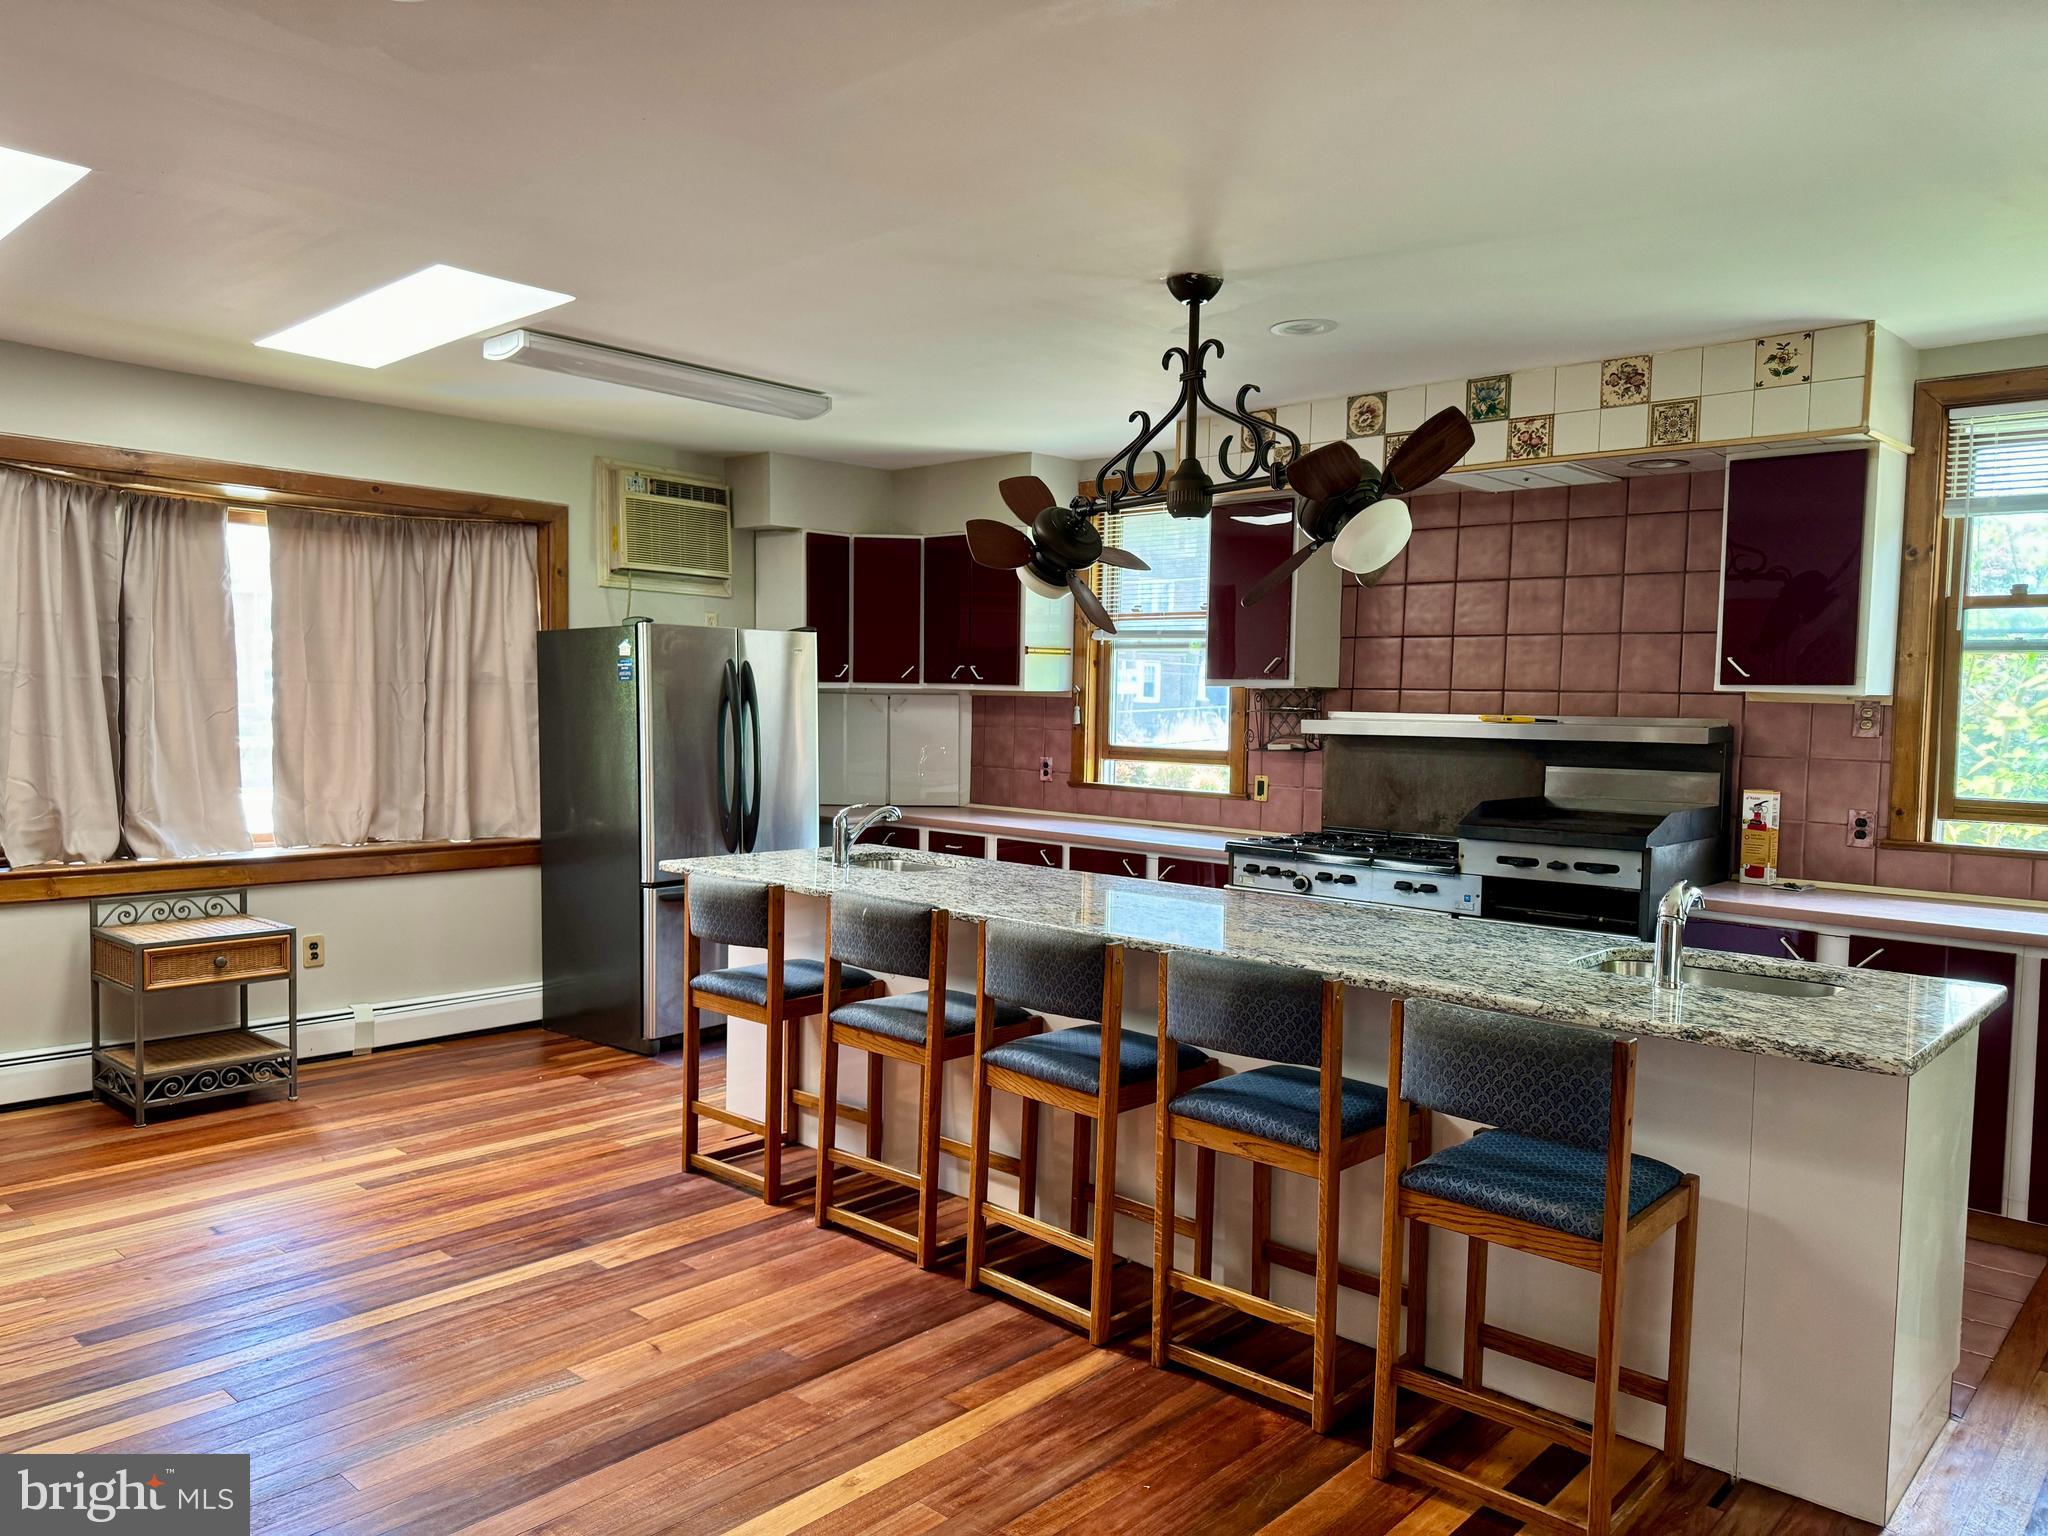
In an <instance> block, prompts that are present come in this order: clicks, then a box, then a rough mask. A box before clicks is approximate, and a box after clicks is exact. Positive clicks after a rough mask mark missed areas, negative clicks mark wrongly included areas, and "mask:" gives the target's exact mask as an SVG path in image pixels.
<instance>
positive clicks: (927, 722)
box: [888, 693, 967, 805]
mask: <svg viewBox="0 0 2048 1536" xmlns="http://www.w3.org/2000/svg"><path fill="white" fill-rule="evenodd" d="M961 721H962V714H961V710H960V696H959V695H958V694H953V693H897V694H891V695H890V696H889V753H888V762H889V800H890V803H891V804H894V805H958V804H959V803H960V801H961V799H962V793H961V791H962V789H963V788H964V785H963V782H962V781H963V778H964V776H965V775H964V773H963V769H962V764H963V762H964V761H965V759H966V755H967V754H966V753H965V751H963V750H962V745H961V741H960V732H961Z"/></svg>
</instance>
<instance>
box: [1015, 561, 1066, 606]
mask: <svg viewBox="0 0 2048 1536" xmlns="http://www.w3.org/2000/svg"><path fill="white" fill-rule="evenodd" d="M1017 579H1018V580H1019V581H1021V582H1023V583H1024V590H1025V591H1027V592H1035V593H1037V594H1038V595H1039V596H1040V597H1053V598H1059V597H1065V596H1066V595H1067V589H1066V586H1065V585H1064V584H1063V583H1060V582H1054V581H1047V580H1046V579H1045V578H1044V577H1043V576H1041V575H1039V574H1038V572H1036V571H1034V570H1032V569H1031V567H1030V566H1028V565H1020V566H1018V567H1017Z"/></svg>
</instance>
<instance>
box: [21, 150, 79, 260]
mask: <svg viewBox="0 0 2048 1536" xmlns="http://www.w3.org/2000/svg"><path fill="white" fill-rule="evenodd" d="M85 174H86V167H84V166H82V165H72V164H69V163H68V162H66V161H63V160H49V159H45V158H44V157H43V156H41V155H31V154H29V153H28V152H27V151H26V150H20V149H8V148H6V147H5V146H0V240H4V239H6V238H7V237H8V236H9V235H10V234H12V233H14V231H15V230H16V229H18V228H19V227H20V226H21V225H23V224H25V223H27V222H28V220H29V219H31V218H33V217H34V216H35V214H36V213H37V211H38V210H40V209H41V208H43V207H44V206H45V205H46V204H48V203H50V202H51V201H53V200H54V199H55V198H56V197H57V195H58V194H59V193H61V192H63V191H64V190H65V189H66V188H67V187H69V186H70V185H71V184H72V183H73V182H75V181H77V180H78V179H79V178H80V177H81V176H83V175H85Z"/></svg>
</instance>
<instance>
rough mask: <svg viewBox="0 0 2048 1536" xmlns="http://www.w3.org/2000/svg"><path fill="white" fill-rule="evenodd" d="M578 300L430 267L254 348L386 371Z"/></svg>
mask: <svg viewBox="0 0 2048 1536" xmlns="http://www.w3.org/2000/svg"><path fill="white" fill-rule="evenodd" d="M573 298H574V295H572V294H567V293H556V292H554V291H553V290H552V289H548V288H531V287H528V286H527V285H526V284H525V283H508V282H506V281H505V279H504V278H502V277H486V276H485V275H484V274H483V273H481V272H465V271H463V270H462V268H460V267H448V266H432V267H428V268H426V269H425V270H424V271H420V272H415V273H413V275H412V276H411V277H401V278H400V279H399V280H398V281H397V282H395V283H386V284H385V285H384V286H383V287H382V288H373V289H371V290H370V291H369V292H368V293H366V294H363V295H362V296H361V297H359V298H353V299H350V300H349V301H348V302H347V303H346V304H339V305H336V306H335V307H334V308H333V309H330V310H328V311H327V312H326V313H325V314H319V315H315V316H314V317H313V318H312V319H310V320H301V321H300V322H299V323H298V324H297V325H294V326H288V327H286V328H285V329H284V330H281V331H279V332H278V333H277V334H276V335H275V336H265V337H264V338H263V339H262V340H261V341H259V342H257V343H256V345H257V346H259V347H272V348H275V349H276V350H277V351H280V352H299V353H303V354H304V355H305V356H307V357H324V358H327V359H328V360H330V361H332V362H337V363H353V364H354V365H355V366H356V367H358V368H382V367H383V366H384V365H385V364H386V363H395V362H397V361H398V360H399V359H400V358H401V357H411V356H412V355H413V354H414V353H416V352H425V351H427V350H428V349H429V348H432V347H438V346H441V345H443V344H445V343H447V342H451V341H457V340H460V339H461V338H462V337H464V336H473V335H475V334H476V333H477V332H478V331H482V330H488V329H489V328H490V327H492V326H494V325H503V324H504V323H505V322H506V321H508V320H518V319H521V318H523V317H525V316H527V315H537V314H539V313H540V312H541V311H542V310H544V309H553V308H554V307H555V306H556V305H558V304H567V303H569V302H571V300H572V299H573Z"/></svg>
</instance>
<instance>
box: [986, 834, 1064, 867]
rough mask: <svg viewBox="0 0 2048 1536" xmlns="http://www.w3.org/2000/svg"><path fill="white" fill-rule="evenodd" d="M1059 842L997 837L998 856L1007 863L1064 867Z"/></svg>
mask: <svg viewBox="0 0 2048 1536" xmlns="http://www.w3.org/2000/svg"><path fill="white" fill-rule="evenodd" d="M1062 852H1063V850H1062V849H1061V847H1060V845H1059V844H1058V843H1040V842H1034V841H1032V840H1031V839H1029V838H1023V837H999V838H997V839H996V858H997V859H999V860H1001V861H1002V862H1003V863H1005V864H1036V865H1038V866H1039V867H1040V868H1042V869H1064V868H1065V867H1066V865H1065V863H1064V861H1063V860H1062V859H1061V857H1060V855H1061V853H1062Z"/></svg>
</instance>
